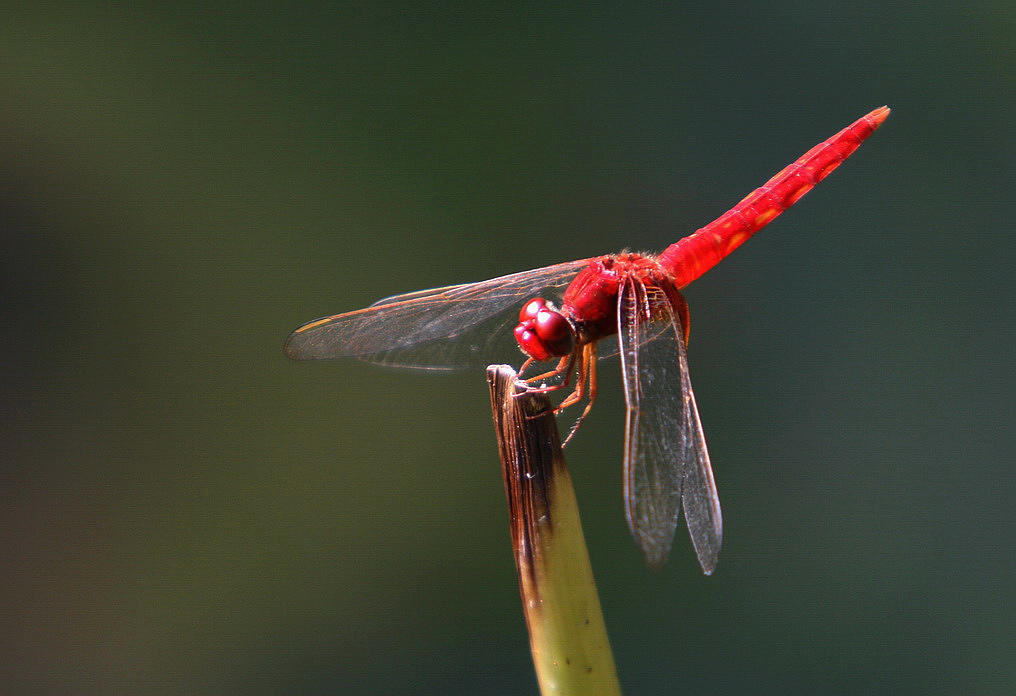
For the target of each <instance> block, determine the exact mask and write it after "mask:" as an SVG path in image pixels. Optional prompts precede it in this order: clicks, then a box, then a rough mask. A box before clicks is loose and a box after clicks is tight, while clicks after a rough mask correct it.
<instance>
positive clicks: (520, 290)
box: [285, 259, 589, 370]
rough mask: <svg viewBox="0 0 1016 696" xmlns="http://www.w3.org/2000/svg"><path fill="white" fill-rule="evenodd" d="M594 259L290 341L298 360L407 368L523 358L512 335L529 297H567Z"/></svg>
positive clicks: (306, 328)
mask: <svg viewBox="0 0 1016 696" xmlns="http://www.w3.org/2000/svg"><path fill="white" fill-rule="evenodd" d="M588 263H589V259H582V260H579V261H571V262H569V263H561V264H557V265H554V266H547V267H545V268H538V269H536V270H532V271H523V272H522V273H513V274H511V275H506V276H501V277H499V278H493V279H491V280H485V281H481V282H479V283H468V284H465V285H450V286H448V287H443V288H434V289H432V290H420V291H417V292H410V293H406V294H403V295H395V296H393V297H388V298H385V299H383V300H379V301H377V302H375V303H374V304H372V305H370V306H369V307H366V308H364V309H360V310H357V311H355V312H347V313H345V314H337V315H335V316H331V317H325V318H323V319H318V320H317V321H312V322H309V323H307V324H304V325H303V326H301V327H300V328H298V329H297V330H296V331H294V332H293V333H292V334H290V336H289V338H288V339H287V340H286V345H285V352H286V355H288V356H289V357H291V358H294V359H296V360H327V359H333V358H345V357H353V358H360V359H362V360H367V361H370V362H375V363H380V364H383V365H396V366H401V367H416V368H423V369H431V370H447V369H454V368H459V367H473V366H479V367H482V366H484V365H488V364H490V363H493V362H515V361H517V359H518V357H519V349H518V346H517V345H516V343H515V339H514V336H513V335H512V328H513V327H514V325H515V323H517V321H518V312H519V310H521V309H522V305H523V303H525V302H526V301H527V300H530V299H532V298H533V297H537V296H540V297H547V298H549V299H555V300H556V299H559V298H560V295H561V294H562V293H563V292H564V288H565V287H567V285H568V284H569V283H570V282H571V280H572V278H574V277H575V275H576V274H577V273H578V272H579V271H580V270H582V269H583V268H584V267H585V266H586V265H588Z"/></svg>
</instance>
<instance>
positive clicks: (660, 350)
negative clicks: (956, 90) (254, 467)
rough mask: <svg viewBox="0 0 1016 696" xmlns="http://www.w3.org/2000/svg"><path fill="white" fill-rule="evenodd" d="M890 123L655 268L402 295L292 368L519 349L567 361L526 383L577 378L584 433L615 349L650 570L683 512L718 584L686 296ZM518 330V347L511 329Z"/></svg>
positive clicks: (608, 260)
mask: <svg viewBox="0 0 1016 696" xmlns="http://www.w3.org/2000/svg"><path fill="white" fill-rule="evenodd" d="M888 115H889V109H888V108H887V107H884V106H883V107H882V108H879V109H875V110H874V111H872V112H871V113H869V114H867V115H866V116H863V117H862V118H860V119H858V120H857V121H855V122H854V123H852V124H851V125H849V126H847V127H846V128H844V129H843V130H841V131H840V132H839V133H837V134H836V135H834V136H833V137H831V138H829V139H828V140H826V141H825V142H822V143H819V144H818V145H816V146H815V147H813V148H811V149H810V150H808V151H807V152H806V153H804V155H802V156H801V157H800V158H798V160H797V161H796V162H794V163H793V164H791V165H790V166H788V167H786V168H785V169H783V171H781V172H780V173H778V174H777V175H776V176H774V177H772V178H771V179H770V180H769V181H767V182H766V183H765V184H763V185H762V186H760V187H759V188H757V189H755V190H754V191H752V192H751V193H750V194H748V196H747V197H746V198H744V200H742V201H741V202H740V203H738V204H737V205H736V206H734V207H733V208H732V209H731V210H729V211H727V212H726V213H724V214H723V215H721V216H720V217H719V218H717V219H716V220H714V221H713V222H711V223H709V224H708V225H706V226H705V227H703V228H701V229H699V230H697V231H696V232H694V233H693V234H691V235H689V236H687V237H685V238H684V239H681V240H679V241H678V242H676V243H675V244H672V245H670V246H669V247H667V248H666V249H665V250H664V251H663V253H661V254H659V255H658V256H657V255H650V254H634V253H628V252H624V253H620V254H612V255H607V256H596V257H593V258H587V259H581V260H578V261H570V262H568V263H561V264H557V265H554V266H547V267H546V268H538V269H536V270H532V271H523V272H522V273H513V274H511V275H506V276H501V277H500V278H494V279H492V280H485V281H482V282H479V283H468V284H465V285H451V286H448V287H443V288H435V289H432V290H421V291H418V292H411V293H406V294H403V295H395V296H394V297H389V298H386V299H383V300H380V301H378V302H375V303H374V304H372V305H371V306H369V307H367V308H365V309H360V310H357V311H355V312H347V313H345V314H338V315H335V316H331V317H325V318H323V319H318V320H317V321H312V322H310V323H308V324H304V325H303V326H301V327H300V328H298V329H297V330H296V331H294V332H293V333H292V334H291V335H290V336H289V339H288V340H287V341H286V346H285V352H286V355H288V356H289V357H291V358H294V359H298V360H311V359H330V358H342V357H355V358H360V359H364V360H368V361H371V362H375V363H381V364H385V365H398V366H405V367H417V368H424V369H452V368H458V367H471V366H483V365H487V364H489V363H492V362H507V361H508V357H509V355H514V356H516V357H517V356H518V352H517V351H518V350H519V349H521V350H522V352H523V353H525V354H526V356H527V359H526V361H525V363H524V364H523V367H522V370H521V371H522V372H524V371H525V370H526V369H527V368H529V367H530V366H531V365H532V364H533V363H534V362H541V361H546V360H557V365H556V367H554V369H553V370H551V371H549V372H547V373H545V374H542V375H538V376H536V377H533V378H530V381H539V380H547V379H550V380H552V381H551V386H549V387H544V388H545V389H558V388H561V387H564V386H566V385H567V384H568V383H569V381H570V379H571V377H572V375H576V376H577V377H576V382H575V384H576V386H575V388H574V390H573V391H572V393H571V394H570V395H569V396H567V397H566V398H565V399H564V400H563V401H562V402H561V404H560V405H559V406H558V410H560V409H562V408H565V407H567V406H570V405H572V404H574V403H576V402H578V401H580V400H581V399H583V398H588V400H589V401H588V405H587V406H586V409H585V412H584V413H583V414H582V416H580V417H579V422H581V420H582V417H584V416H585V414H586V413H588V411H589V408H590V407H591V406H592V402H593V400H594V399H595V397H596V358H597V344H598V343H600V342H601V339H603V342H604V343H607V342H608V341H611V339H613V338H614V337H615V336H616V344H611V347H610V348H608V349H606V350H603V351H601V352H602V353H603V354H604V356H605V357H606V355H613V354H614V353H617V354H619V355H620V357H621V373H622V377H623V382H624V393H625V401H626V403H627V412H626V418H625V431H624V432H625V444H624V499H625V513H626V516H627V519H628V526H629V527H630V528H631V531H632V534H633V535H634V537H635V540H636V541H637V543H638V545H639V547H640V548H641V549H642V552H643V554H644V556H645V558H646V561H647V562H648V563H649V564H650V565H651V566H660V565H662V564H663V563H664V562H665V561H666V559H667V556H668V555H669V553H670V547H671V544H672V543H673V538H674V531H675V529H676V528H677V522H678V517H679V514H680V511H681V508H682V504H683V507H684V516H685V522H686V524H687V526H688V531H689V533H690V534H691V540H692V544H693V545H694V547H695V552H696V554H697V556H698V559H699V563H700V564H701V566H702V569H703V570H704V571H705V572H706V574H709V573H711V572H712V571H713V569H714V568H715V567H716V560H717V555H718V553H719V550H720V542H721V538H722V519H721V515H720V502H719V498H718V497H717V494H716V484H715V482H714V480H713V472H712V465H711V464H710V462H709V453H708V451H707V450H706V442H705V438H704V436H703V434H702V426H701V424H700V422H699V415H698V409H697V408H696V406H695V394H694V393H693V392H692V387H691V380H690V378H689V375H688V356H687V352H686V345H687V341H688V328H689V319H688V305H687V303H686V302H685V300H684V298H683V297H682V295H681V293H680V290H681V289H682V288H684V287H685V286H687V285H688V284H689V283H691V282H692V281H694V280H695V279H697V278H698V277H699V276H701V275H702V274H703V273H705V272H706V271H708V270H709V269H710V268H712V267H713V266H715V265H716V264H717V263H718V262H719V261H720V260H721V259H723V258H724V257H725V256H726V255H727V254H729V253H730V252H732V251H733V250H734V249H736V248H737V247H739V246H740V245H741V244H743V243H744V242H745V241H746V240H747V239H748V238H749V237H750V236H752V235H753V234H754V233H755V232H757V231H758V230H760V229H762V227H764V226H765V225H766V224H768V223H769V222H770V221H771V220H773V218H775V217H776V216H777V215H779V214H780V213H782V212H783V211H784V210H786V209H787V208H789V207H790V206H792V205H793V204H794V203H796V202H797V201H798V200H799V199H800V198H801V196H803V195H804V194H806V193H807V192H808V191H810V190H811V189H812V187H813V186H815V184H817V183H818V182H819V181H821V180H822V179H824V178H825V177H826V176H827V175H828V174H829V173H830V172H832V171H833V170H834V169H835V168H836V167H838V166H839V165H840V164H841V163H842V162H843V161H844V160H845V159H846V158H847V157H849V156H850V155H851V154H852V153H853V152H854V150H856V149H857V147H858V146H859V145H860V144H861V142H862V141H864V140H865V139H866V138H867V137H868V136H870V135H871V134H872V133H874V132H875V130H876V129H877V128H878V127H879V126H880V125H881V124H882V122H883V121H884V120H885V119H886V117H888ZM562 290H563V293H562ZM544 296H550V297H551V298H559V302H557V303H555V302H553V301H552V299H543V298H544ZM533 297H537V299H528V301H527V298H533ZM519 307H521V312H520V313H518V314H516V312H517V311H518V309H519ZM516 317H517V319H516ZM515 321H518V324H517V326H516V327H515V330H514V333H513V334H512V333H510V332H509V331H508V330H507V329H508V327H509V326H510V325H511V324H512V323H514V322H515ZM545 383H546V382H545ZM577 425H578V423H576V426H577ZM573 432H574V428H573Z"/></svg>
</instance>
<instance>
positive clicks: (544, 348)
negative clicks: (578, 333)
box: [515, 298, 575, 360]
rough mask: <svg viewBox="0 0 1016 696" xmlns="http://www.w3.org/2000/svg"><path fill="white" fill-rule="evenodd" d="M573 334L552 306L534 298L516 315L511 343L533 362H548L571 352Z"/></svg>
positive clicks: (569, 323)
mask: <svg viewBox="0 0 1016 696" xmlns="http://www.w3.org/2000/svg"><path fill="white" fill-rule="evenodd" d="M574 333H575V332H574V329H573V328H572V325H571V322H569V321H568V319H566V318H565V316H564V315H563V314H562V313H561V312H560V311H559V310H558V309H557V308H556V307H554V305H552V304H551V303H550V302H547V301H546V300H544V299H542V298H536V299H535V300H530V301H529V302H527V303H526V306H525V307H523V308H522V311H521V312H519V325H518V326H516V327H515V340H516V341H518V343H519V348H521V349H522V352H523V353H525V354H526V355H528V356H529V357H531V358H533V359H534V360H550V359H551V358H556V357H562V356H565V355H568V354H569V353H571V352H572V348H573V346H574V345H575V339H574Z"/></svg>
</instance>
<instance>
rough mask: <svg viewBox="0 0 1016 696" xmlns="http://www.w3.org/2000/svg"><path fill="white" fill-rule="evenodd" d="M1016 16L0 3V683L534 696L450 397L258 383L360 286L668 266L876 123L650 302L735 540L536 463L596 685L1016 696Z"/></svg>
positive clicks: (494, 464)
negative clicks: (571, 514)
mask: <svg viewBox="0 0 1016 696" xmlns="http://www.w3.org/2000/svg"><path fill="white" fill-rule="evenodd" d="M1014 32H1016V6H1014V5H1013V4H1012V3H1009V2H984V3H975V4H967V5H962V4H955V3H944V2H938V3H873V2H861V3H801V2H786V1H784V2H775V3H765V4H761V3H759V4H756V3H733V4H725V3H715V4H712V3H709V4H682V3H658V4H653V3H647V4H641V5H639V6H638V7H626V6H622V5H598V6H586V5H578V4H577V5H575V6H571V7H569V6H565V5H554V6H552V7H548V6H543V5H541V4H533V5H516V6H513V7H511V8H498V7H494V6H486V5H472V4H469V3H436V4H422V3H421V4H416V3H407V4H396V3H381V4H371V3H365V4H362V5H354V4H348V3H338V4H331V3H320V4H304V5H296V4H293V5H287V4H273V3H250V4H237V5H234V6H230V5H225V4H221V3H217V4H215V3H213V4H211V5H210V4H207V3H189V2H179V3H174V4H171V3H162V4H155V5H148V4H136V5H132V6H120V5H118V4H112V3H88V2H85V3H45V4H32V5H27V4H26V5H24V6H19V5H13V6H11V5H9V6H7V7H6V8H5V11H4V17H3V28H2V29H0V37H2V41H0V66H2V68H0V173H2V182H0V202H2V209H0V215H2V218H0V220H2V223H0V224H2V232H3V234H2V237H0V239H2V241H0V244H2V248H0V282H2V283H3V293H2V299H0V302H2V303H3V319H4V323H5V328H4V336H5V340H4V341H3V346H4V348H3V350H4V351H5V355H4V356H3V358H4V359H3V360H2V363H0V365H2V367H0V370H2V371H3V379H2V386H0V398H2V400H3V404H4V409H3V413H4V417H3V419H2V425H0V434H2V449H3V455H4V456H3V465H2V468H0V486H2V506H0V514H2V515H3V520H2V524H0V529H2V530H3V531H2V533H0V554H2V563H3V571H2V574H0V619H2V623H3V631H2V637H0V693H4V694H45V695H59V694H74V695H83V696H90V695H92V694H171V695H173V694H181V695H183V694H187V695H194V694H215V695H221V694H250V695H258V696H260V695H266V696H267V695H276V694H368V695H369V694H403V693H404V694H410V693H412V694H456V693H469V694H520V693H535V691H536V684H535V679H534V677H533V674H532V667H531V664H530V661H529V655H528V646H527V639H526V634H525V627H524V624H523V620H522V616H521V611H520V607H519V598H518V592H517V587H516V583H515V577H514V567H513V564H512V556H511V552H510V548H509V543H508V532H507V525H506V511H505V506H504V494H503V490H502V484H501V478H500V477H501V474H500V469H499V465H498V461H497V452H496V447H495V444H494V440H493V435H492V428H491V425H490V415H489V407H488V400H487V399H488V397H487V392H486V385H485V382H484V377H483V374H482V372H478V373H472V374H471V373H451V374H443V375H433V374H421V373H412V372H400V371H397V370H385V369H383V368H378V367H373V366H369V365H365V364H360V363H356V362H335V363H292V362H289V361H287V360H285V359H284V358H283V356H282V354H281V345H282V341H283V339H284V338H285V336H286V335H287V333H288V332H289V331H290V330H291V329H292V328H293V327H295V326H296V325H298V324H300V323H302V322H304V321H306V320H309V319H313V318H315V317H318V316H321V315H324V314H330V313H335V312H340V311H345V310H350V309H355V308H358V307H360V306H363V305H365V304H367V303H369V302H370V301H373V300H375V299H377V298H379V297H382V296H385V295H388V294H392V293H395V292H401V291H407V290H413V289H418V288H424V287H428V286H435V285H443V284H448V283H454V282H465V281H472V280H481V279H484V278H488V277H492V276H496V275H500V274H503V273H509V272H513V271H518V270H524V269H526V268H531V267H537V266H542V265H547V264H550V263H556V262H559V261H565V260H570V259H572V258H576V257H579V256H589V255H594V254H600V253H607V252H611V251H616V250H619V249H621V248H624V247H629V248H633V249H661V248H663V247H664V246H666V245H667V244H669V243H670V242H672V241H674V240H676V239H677V238H678V237H680V236H683V235H685V234H687V233H689V232H691V231H692V230H694V229H695V228H697V227H699V226H700V225H702V224H704V223H706V222H708V221H709V220H711V219H712V218H713V217H715V216H716V215H718V214H719V213H721V212H723V211H724V210H725V209H726V208H727V207H729V206H730V205H732V204H733V203H734V202H736V201H737V200H738V199H739V198H740V197H741V196H743V195H744V194H745V193H747V192H748V191H749V190H751V189H752V188H754V187H755V186H757V185H758V184H760V183H761V182H762V181H764V180H765V179H766V178H768V177H769V176H770V175H771V174H773V173H774V172H775V171H777V170H778V169H780V168H781V167H782V166H784V165H785V164H787V163H789V162H791V161H792V160H793V159H794V158H796V157H797V156H798V155H800V154H801V153H802V152H804V151H805V150H806V149H807V148H809V147H811V146H812V145H814V144H815V143H817V142H819V141H821V140H823V139H824V138H826V137H828V136H830V135H831V134H833V133H834V132H836V131H837V130H839V129H840V128H842V127H843V126H846V125H847V124H848V123H850V122H851V121H853V120H854V119H855V118H857V117H859V116H861V115H862V114H864V113H865V112H867V111H869V110H870V109H872V108H875V107H877V106H880V105H882V104H884V103H887V104H889V105H890V106H892V107H893V109H894V113H893V115H892V117H891V118H890V119H889V121H888V122H887V123H886V124H885V126H884V127H883V128H882V130H880V131H879V132H878V133H877V134H876V135H875V136H874V137H873V138H872V139H871V140H870V141H869V142H868V143H867V144H865V146H864V147H863V148H862V149H861V150H860V151H859V152H858V153H857V154H856V155H855V156H854V158H853V159H852V160H851V161H850V162H849V163H847V165H845V166H844V167H843V168H842V169H840V170H839V171H838V172H837V173H836V174H835V175H834V176H832V177H831V178H830V179H829V180H828V181H827V182H826V183H824V184H823V185H822V186H821V187H820V188H819V189H818V190H817V191H815V192H814V193H812V194H811V195H810V196H809V197H808V198H807V199H805V200H804V201H803V202H802V203H801V204H800V206H798V208H795V209H794V210H793V211H792V212H791V213H789V214H787V215H786V216H784V217H783V218H781V219H780V220H779V221H777V222H776V223H774V225H773V226H772V227H771V228H769V229H767V230H766V231H765V232H764V233H762V234H761V235H760V236H759V238H758V239H756V240H753V241H752V242H751V243H750V244H748V245H747V246H746V247H745V248H744V249H743V250H741V251H739V252H738V253H737V254H736V255H735V256H734V257H732V258H731V259H729V260H728V261H726V262H725V263H724V264H722V265H721V266H719V267H718V268H716V269H715V270H714V271H712V272H711V273H710V274H708V275H707V276H706V277H704V278H703V279H702V280H700V281H699V282H698V283H696V284H695V285H694V286H692V287H691V288H689V290H688V292H687V297H688V300H689V302H690V304H691V308H692V316H693V326H694V330H693V335H692V345H691V360H692V369H693V376H694V380H695V385H696V388H697V394H698V399H699V405H700V408H701V412H702V417H703V420H704V423H705V429H706V433H707V437H708V438H709V442H710V445H711V449H712V455H713V460H714V464H715V467H716V471H717V479H718V483H719V487H720V494H721V499H722V501H723V504H724V513H725V522H726V529H725V532H726V535H725V544H724V550H723V553H722V555H721V558H720V564H719V568H718V570H717V572H716V574H715V575H714V576H713V577H711V578H705V577H703V576H702V575H701V574H700V572H699V569H698V565H697V563H696V561H695V559H694V554H693V553H692V551H691V548H690V544H689V543H688V540H687V535H686V533H685V532H684V531H683V530H679V533H678V538H677V541H676V543H675V550H674V553H673V555H672V557H671V561H670V563H669V565H668V566H667V567H666V568H665V569H664V570H663V571H662V572H652V571H650V570H649V569H647V568H646V567H645V566H644V565H643V564H642V562H641V559H640V556H639V554H638V551H637V550H636V548H635V545H634V543H633V542H632V541H631V539H630V537H629V535H628V531H627V528H626V526H625V524H624V521H623V517H622V507H621V496H620V461H621V429H622V411H621V397H620V393H619V385H618V382H619V379H618V376H617V367H616V363H607V364H605V365H604V369H603V373H602V375H603V377H602V382H603V384H602V390H603V394H602V396H601V399H600V400H599V401H598V403H597V407H596V409H594V412H593V414H592V415H591V417H590V418H589V420H588V421H587V423H586V425H585V426H584V427H583V429H582V431H581V433H580V434H579V436H578V438H577V439H576V440H575V442H574V444H573V445H572V446H571V447H569V450H568V457H569V461H570V464H571V467H572V470H573V474H574V476H575V478H576V481H577V486H578V489H579V490H578V494H579V500H580V503H581V504H582V506H583V514H584V518H585V523H586V527H587V536H588V542H589V546H590V550H591V553H592V559H593V565H594V568H595V570H596V572H597V575H598V580H599V584H600V587H601V590H602V595H603V604H604V608H605V611H606V615H607V623H608V627H609V630H610V632H611V635H612V638H613V641H614V647H615V651H616V656H617V661H618V667H619V670H620V674H621V678H622V683H623V684H624V686H625V689H626V693H629V694H673V693H694V694H699V695H701V696H705V695H708V694H748V693H750V694H884V693H922V694H959V693H963V694H1010V693H1013V690H1014V684H1016V661H1014V659H1013V655H1014V650H1016V632H1014V630H1013V626H1014V622H1016V608H1014V607H1016V602H1014V601H1013V594H1014V591H1016V564H1014V561H1013V549H1012V542H1011V540H1012V538H1013V534H1014V532H1016V515H1014V512H1013V503H1012V500H1013V497H1014V496H1016V480H1014V472H1013V466H1012V465H1013V449H1014V448H1013V430H1012V426H1011V420H1012V404H1013V397H1014V390H1013V388H1012V373H1013V368H1012V348H1013V329H1012V325H1013V321H1014V319H1016V304H1014V302H1013V299H1012V298H1013V296H1014V292H1013V291H1014V289H1016V288H1014V274H1013V259H1014V254H1016V239H1014V235H1013V218H1014V216H1013V213H1012V210H1011V205H1012V200H1013V196H1014V193H1016V187H1014V171H1016V167H1014V165H1016V140H1014V137H1013V129H1012V127H1011V119H1012V113H1013V105H1014V98H1013V95H1014V90H1013V87H1014V84H1013V69H1014V67H1016V66H1014V59H1016V56H1014V46H1016V44H1014V42H1013V36H1014Z"/></svg>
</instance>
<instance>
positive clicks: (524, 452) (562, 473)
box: [487, 365, 621, 696]
mask: <svg viewBox="0 0 1016 696" xmlns="http://www.w3.org/2000/svg"><path fill="white" fill-rule="evenodd" d="M487 381H488V383H489V385H490V394H491V406H492V409H493V413H494V426H495V430H496V432H497V440H498V448H499V450H500V454H501V464H502V467H503V471H504V483H505V493H506V495H507V497H508V512H509V522H510V526H511V537H512V546H513V548H514V550H515V564H516V567H517V569H518V575H519V588H520V591H521V594H522V607H523V610H524V611H525V615H526V625H527V626H528V627H529V642H530V646H531V648H532V652H533V663H534V665H535V667H536V675H537V679H538V681H539V683H540V690H541V692H542V694H543V696H551V695H552V694H553V695H554V696H571V695H576V696H577V695H579V694H581V695H582V696H619V695H620V693H621V689H620V685H619V684H618V680H617V671H616V669H615V667H614V657H613V655H612V654H611V651H610V643H609V641H608V639H607V629H606V626H605V625H604V622H603V613H602V611H601V609H600V598H599V596H598V594H597V592H596V583H595V582H594V580H593V572H592V567H591V566H590V563H589V554H588V552H587V550H586V542H585V538H584V537H583V535H582V523H581V520H580V519H579V509H578V503H577V501H576V500H575V491H574V489H573V488H572V482H571V476H570V475H569V474H568V467H567V465H566V464H565V460H564V455H563V454H562V452H561V439H560V435H559V434H558V431H557V422H556V419H555V418H554V414H553V411H552V410H551V406H550V400H549V399H548V398H547V396H546V394H545V393H541V392H535V391H530V390H529V388H528V386H527V385H526V384H525V383H524V382H521V381H519V380H518V378H517V375H516V373H515V371H514V370H513V369H512V368H510V367H508V366H506V365H492V366H490V367H488V368H487Z"/></svg>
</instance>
